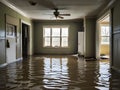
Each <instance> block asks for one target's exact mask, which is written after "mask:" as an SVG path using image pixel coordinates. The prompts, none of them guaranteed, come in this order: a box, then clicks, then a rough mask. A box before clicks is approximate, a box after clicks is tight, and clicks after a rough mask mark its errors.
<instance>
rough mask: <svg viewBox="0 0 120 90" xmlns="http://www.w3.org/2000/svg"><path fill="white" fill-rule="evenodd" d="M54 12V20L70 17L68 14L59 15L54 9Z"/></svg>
mask: <svg viewBox="0 0 120 90" xmlns="http://www.w3.org/2000/svg"><path fill="white" fill-rule="evenodd" d="M54 10H55V11H54V12H53V15H54V16H55V18H60V19H64V17H63V16H70V14H60V13H59V11H58V8H55V9H54Z"/></svg>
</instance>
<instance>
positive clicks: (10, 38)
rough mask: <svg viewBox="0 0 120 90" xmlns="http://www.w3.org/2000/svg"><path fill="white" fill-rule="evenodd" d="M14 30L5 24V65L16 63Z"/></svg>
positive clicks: (12, 26)
mask: <svg viewBox="0 0 120 90" xmlns="http://www.w3.org/2000/svg"><path fill="white" fill-rule="evenodd" d="M15 30H16V28H15V26H14V25H10V24H7V28H6V58H7V63H11V62H14V61H16V34H15V33H16V31H15Z"/></svg>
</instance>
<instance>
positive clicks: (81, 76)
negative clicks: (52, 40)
mask: <svg viewBox="0 0 120 90" xmlns="http://www.w3.org/2000/svg"><path fill="white" fill-rule="evenodd" d="M0 90H120V74H118V73H117V72H115V71H112V70H110V67H109V61H108V60H105V59H104V60H100V61H95V60H92V61H89V60H87V61H86V60H85V59H84V58H78V57H76V56H65V55H64V56H57V55H54V56H48V55H47V56H33V57H30V58H29V59H24V60H22V61H18V62H16V63H12V64H9V65H8V66H6V67H3V68H0Z"/></svg>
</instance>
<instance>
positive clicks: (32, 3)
mask: <svg viewBox="0 0 120 90" xmlns="http://www.w3.org/2000/svg"><path fill="white" fill-rule="evenodd" d="M29 3H30V5H32V6H35V5H36V4H37V2H35V1H29Z"/></svg>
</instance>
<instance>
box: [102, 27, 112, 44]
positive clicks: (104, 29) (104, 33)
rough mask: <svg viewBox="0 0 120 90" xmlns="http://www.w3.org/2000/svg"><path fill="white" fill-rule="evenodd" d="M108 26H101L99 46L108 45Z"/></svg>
mask: <svg viewBox="0 0 120 90" xmlns="http://www.w3.org/2000/svg"><path fill="white" fill-rule="evenodd" d="M109 36H110V33H109V26H101V44H109Z"/></svg>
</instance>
